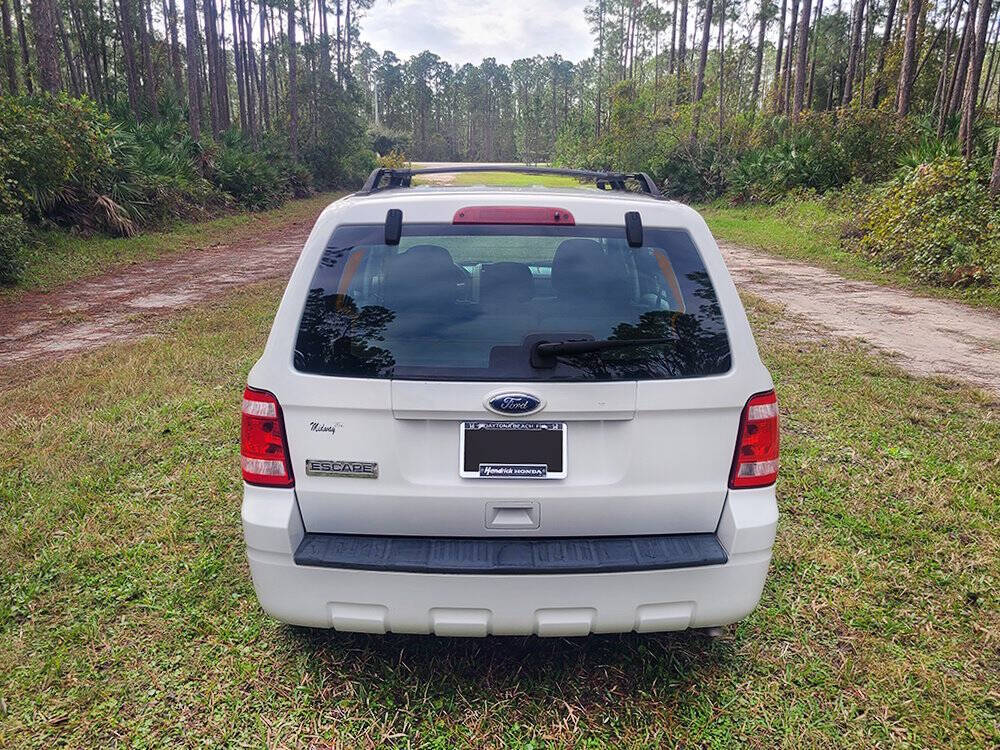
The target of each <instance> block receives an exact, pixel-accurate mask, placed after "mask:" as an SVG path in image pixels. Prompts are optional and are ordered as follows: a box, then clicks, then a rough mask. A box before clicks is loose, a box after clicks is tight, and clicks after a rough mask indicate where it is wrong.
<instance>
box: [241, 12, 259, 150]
mask: <svg viewBox="0 0 1000 750" xmlns="http://www.w3.org/2000/svg"><path fill="white" fill-rule="evenodd" d="M239 3H240V8H239V10H240V13H239V16H240V22H241V26H240V34H241V36H242V37H243V43H242V44H241V45H240V54H241V55H242V56H243V77H244V81H243V87H244V89H245V91H246V94H247V124H248V125H249V126H250V136H251V137H252V138H253V139H254V140H255V141H256V139H257V132H258V130H257V99H256V95H255V93H254V89H255V87H256V83H257V81H258V80H259V79H258V77H257V57H256V55H255V54H254V51H253V22H252V20H251V19H252V16H253V4H252V3H251V1H250V0H239Z"/></svg>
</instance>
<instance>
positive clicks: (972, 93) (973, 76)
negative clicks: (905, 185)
mask: <svg viewBox="0 0 1000 750" xmlns="http://www.w3.org/2000/svg"><path fill="white" fill-rule="evenodd" d="M992 5H993V3H992V0H980V2H979V19H978V21H977V22H976V28H975V30H974V41H973V43H972V45H971V52H970V55H969V58H970V60H969V74H968V80H967V81H966V83H965V98H964V99H963V101H962V122H961V125H960V126H959V129H958V140H959V142H960V143H961V144H962V153H963V154H964V155H965V158H966V159H971V158H972V149H973V143H972V126H973V124H974V119H975V116H976V101H977V99H978V98H979V81H980V79H981V78H982V75H983V62H984V61H985V60H986V37H987V34H988V33H989V28H990V11H991V10H992V9H993V8H992Z"/></svg>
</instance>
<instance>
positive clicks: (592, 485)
mask: <svg viewBox="0 0 1000 750" xmlns="http://www.w3.org/2000/svg"><path fill="white" fill-rule="evenodd" d="M424 171H427V170H424ZM534 171H554V170H534ZM560 171H561V172H564V173H565V172H566V170H560ZM419 172H420V170H395V171H394V170H384V169H383V170H376V172H375V173H373V175H372V177H371V178H369V181H368V183H367V184H366V186H365V188H364V189H362V190H361V191H360V192H359V193H357V194H355V195H352V196H348V197H346V198H344V199H341V200H339V201H337V202H335V203H333V204H332V205H331V206H329V207H328V208H327V209H326V210H325V211H324V212H323V213H322V215H321V216H320V217H319V219H318V220H317V222H316V225H315V227H314V229H313V231H312V233H311V235H310V237H309V239H308V241H307V243H306V245H305V248H304V250H303V252H302V254H301V256H300V258H299V261H298V263H297V265H296V267H295V270H294V272H293V273H292V276H291V279H290V281H289V283H288V286H287V289H286V291H285V294H284V297H283V299H282V301H281V305H280V307H279V309H278V312H277V314H276V317H275V320H274V325H273V328H272V330H271V334H270V337H269V338H268V341H267V345H266V347H265V350H264V354H263V356H262V357H261V359H260V360H259V361H258V362H257V364H256V365H255V366H254V367H253V369H252V370H251V372H250V375H249V378H248V386H247V388H246V390H245V392H244V395H243V406H242V436H241V437H242V440H241V466H242V474H243V479H244V499H243V507H242V519H243V527H244V534H245V539H246V544H247V549H248V557H249V563H250V570H251V573H252V576H253V582H254V586H255V589H256V592H257V596H258V598H259V600H260V603H261V605H262V606H263V608H264V609H265V610H266V611H267V612H269V613H270V614H271V615H273V616H274V617H276V618H278V619H280V620H282V621H285V622H288V623H293V624H299V625H306V626H315V627H324V628H331V627H332V628H335V629H338V630H346V631H361V632H370V633H385V632H399V633H434V634H438V635H453V636H484V635H488V634H495V635H503V634H532V633H533V634H537V635H541V636H568V635H585V634H588V633H608V632H627V631H640V632H646V631H662V630H681V629H685V628H713V627H717V626H721V625H725V624H728V623H732V622H735V621H737V620H739V619H741V618H743V617H744V616H746V615H747V614H748V613H749V612H750V611H751V610H752V609H753V608H754V607H755V606H756V604H757V602H758V600H759V598H760V595H761V591H762V588H763V585H764V579H765V576H766V573H767V568H768V564H769V561H770V557H771V546H772V543H773V541H774V534H775V526H776V523H777V506H776V502H775V491H774V482H775V479H776V477H777V472H778V408H777V402H776V399H775V395H774V390H773V384H772V381H771V378H770V376H769V374H768V372H767V370H766V369H765V367H764V365H763V364H762V363H761V360H760V357H759V355H758V353H757V348H756V345H755V343H754V340H753V336H752V334H751V331H750V327H749V324H748V322H747V318H746V315H745V313H744V311H743V307H742V305H741V303H740V299H739V297H738V296H737V293H736V289H735V287H734V286H733V282H732V280H731V279H730V276H729V273H728V272H727V270H726V267H725V265H724V263H723V259H722V256H721V254H720V252H719V249H718V247H717V245H716V243H715V241H714V240H713V238H712V236H711V234H710V232H709V230H708V228H707V226H706V225H705V222H704V221H703V220H702V218H701V217H700V216H699V215H698V213H697V212H695V211H694V210H692V209H691V208H688V207H685V206H683V205H680V204H678V203H674V202H670V201H665V200H662V199H660V198H659V195H658V191H657V190H656V187H655V185H654V184H653V183H652V181H651V180H650V179H649V178H648V177H646V176H645V175H620V174H605V173H583V172H573V174H576V175H577V176H579V177H581V178H584V179H590V180H592V181H594V182H596V184H597V187H598V188H600V189H598V190H594V189H583V187H581V189H546V188H530V189H514V188H487V187H478V188H477V187H471V188H451V187H429V186H428V187H410V181H411V178H412V176H413V175H414V174H418V173H419Z"/></svg>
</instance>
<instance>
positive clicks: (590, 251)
mask: <svg viewBox="0 0 1000 750" xmlns="http://www.w3.org/2000/svg"><path fill="white" fill-rule="evenodd" d="M624 271H625V269H624V268H621V267H619V265H618V264H617V263H615V261H614V259H612V258H611V257H609V256H608V255H607V254H606V253H605V252H604V250H603V249H602V248H601V245H600V244H599V243H598V242H597V241H596V240H589V239H585V238H579V237H578V238H574V239H570V240H563V242H561V243H560V244H559V247H558V248H556V254H555V256H554V257H553V258H552V288H553V289H554V290H555V292H556V294H557V295H559V297H561V298H564V299H565V298H574V299H580V298H585V297H589V298H597V299H601V300H607V299H614V298H618V297H620V296H621V295H623V294H624V293H625V291H626V289H627V283H626V280H625V274H624Z"/></svg>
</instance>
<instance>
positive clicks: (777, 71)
mask: <svg viewBox="0 0 1000 750" xmlns="http://www.w3.org/2000/svg"><path fill="white" fill-rule="evenodd" d="M761 2H762V3H763V2H764V0H761ZM787 16H788V0H781V18H780V20H779V21H778V49H777V52H776V53H775V56H774V90H775V92H777V91H779V90H780V87H781V69H782V64H783V63H784V61H785V57H784V53H785V19H786V18H787Z"/></svg>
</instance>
